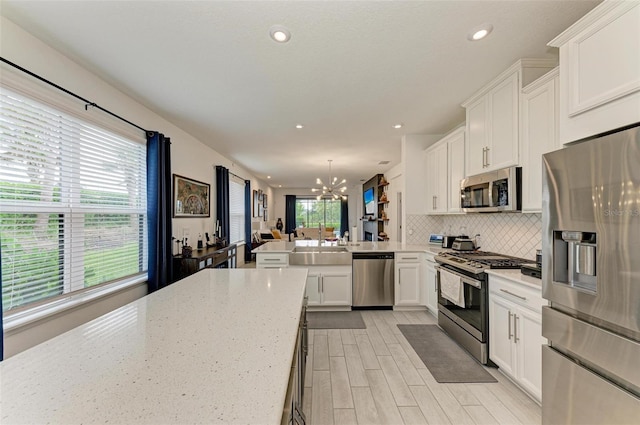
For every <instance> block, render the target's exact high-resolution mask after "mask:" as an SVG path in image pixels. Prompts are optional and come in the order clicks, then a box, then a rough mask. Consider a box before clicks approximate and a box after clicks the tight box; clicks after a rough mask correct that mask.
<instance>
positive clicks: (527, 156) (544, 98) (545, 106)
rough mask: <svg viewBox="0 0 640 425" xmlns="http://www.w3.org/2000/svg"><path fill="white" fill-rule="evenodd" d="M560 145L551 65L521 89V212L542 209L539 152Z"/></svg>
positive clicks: (555, 79) (555, 80) (554, 74)
mask: <svg viewBox="0 0 640 425" xmlns="http://www.w3.org/2000/svg"><path fill="white" fill-rule="evenodd" d="M561 148H562V145H561V144H560V143H559V139H558V68H555V69H554V70H552V71H550V72H548V73H547V74H545V75H544V76H542V77H540V78H539V79H538V80H536V81H534V82H533V83H531V84H529V85H528V86H527V87H525V88H523V89H522V121H521V123H520V165H522V211H523V212H539V211H541V210H542V155H543V154H545V153H547V152H552V151H554V150H557V149H561Z"/></svg>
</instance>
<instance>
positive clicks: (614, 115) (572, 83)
mask: <svg viewBox="0 0 640 425" xmlns="http://www.w3.org/2000/svg"><path fill="white" fill-rule="evenodd" d="M549 46H553V47H559V48H560V142H562V143H568V142H571V141H574V140H578V139H582V138H584V137H588V136H592V135H595V134H599V133H602V132H605V131H608V130H613V129H616V128H619V127H623V126H625V125H628V124H633V123H636V122H638V121H640V2H637V1H620V2H618V1H605V2H603V3H601V4H600V5H598V6H597V7H596V8H594V9H593V10H592V11H591V12H589V13H588V14H586V15H585V16H584V17H583V18H582V19H580V20H579V21H578V22H576V23H575V24H574V25H572V26H571V27H569V29H567V30H566V31H565V32H563V33H562V34H560V35H559V36H558V37H556V38H555V39H554V40H552V41H551V42H550V43H549Z"/></svg>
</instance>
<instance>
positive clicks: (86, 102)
mask: <svg viewBox="0 0 640 425" xmlns="http://www.w3.org/2000/svg"><path fill="white" fill-rule="evenodd" d="M0 60H1V61H2V62H4V63H6V64H7V65H11V66H12V67H14V68H16V69H18V70H20V71H22V72H24V73H25V74H27V75H30V76H32V77H33V78H36V79H38V80H40V81H42V82H43V83H47V84H49V85H50V86H52V87H55V88H57V89H58V90H60V91H63V92H65V93H66V94H68V95H69V96H73V97H75V98H76V99H79V100H81V101H83V102H84V109H85V111H87V110H89V106H91V107H93V108H96V109H99V110H101V111H102V112H105V113H107V114H109V115H111V116H112V117H115V118H117V119H119V120H120V121H124V122H126V123H127V124H129V125H132V126H134V127H135V128H138V129H140V130H142V131H144V132H145V134H146V133H147V132H148V131H147V130H145V129H144V128H142V127H140V126H139V125H137V124H134V123H132V122H131V121H129V120H127V119H125V118H122V117H121V116H120V115H116V114H114V113H113V112H111V111H109V110H107V109H104V108H103V107H102V106H100V105H98V104H96V103H94V102H92V101H90V100H87V99H85V98H84V97H82V96H78V95H77V94H75V93H73V92H71V91H69V90H67V89H65V88H64V87H60V86H59V85H57V84H56V83H54V82H52V81H49V80H47V79H46V78H44V77H41V76H39V75H38V74H35V73H33V72H31V71H29V70H28V69H25V68H23V67H21V66H20V65H18V64H15V63H13V62H11V61H9V60H7V59H5V58H3V57H2V56H0Z"/></svg>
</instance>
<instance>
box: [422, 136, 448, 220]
mask: <svg viewBox="0 0 640 425" xmlns="http://www.w3.org/2000/svg"><path fill="white" fill-rule="evenodd" d="M425 153H426V157H427V161H426V162H427V213H428V214H441V213H444V212H447V144H446V143H442V144H441V143H437V144H436V145H435V146H433V147H431V148H429V149H427V150H426V151H425Z"/></svg>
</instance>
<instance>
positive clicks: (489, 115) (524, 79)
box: [462, 59, 555, 176]
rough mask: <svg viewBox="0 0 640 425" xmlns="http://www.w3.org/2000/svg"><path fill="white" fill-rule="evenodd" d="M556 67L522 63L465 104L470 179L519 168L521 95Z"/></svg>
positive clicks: (550, 62) (550, 63) (547, 63)
mask: <svg viewBox="0 0 640 425" xmlns="http://www.w3.org/2000/svg"><path fill="white" fill-rule="evenodd" d="M554 66H555V61H553V60H546V59H521V60H519V61H518V62H516V63H515V64H513V65H512V66H511V67H509V68H508V69H507V70H506V71H504V72H503V73H502V74H500V75H499V76H497V77H496V78H495V79H494V80H493V81H491V82H490V83H489V84H487V85H486V86H484V87H483V88H482V89H480V90H479V91H478V92H476V93H475V94H474V95H473V96H472V97H471V98H470V99H469V100H467V101H466V102H464V103H463V104H462V106H463V107H464V108H465V109H466V112H467V121H466V139H467V140H466V144H465V171H466V175H467V176H471V175H475V174H480V173H483V172H486V171H492V170H497V169H500V168H504V167H509V166H511V165H517V164H518V136H519V134H518V133H519V122H520V115H519V104H520V91H521V90H522V87H523V86H524V85H527V84H529V83H531V82H532V81H534V80H536V79H537V78H539V77H540V76H542V75H543V74H545V73H546V72H548V71H549V70H550V69H551V68H553V67H554Z"/></svg>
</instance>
